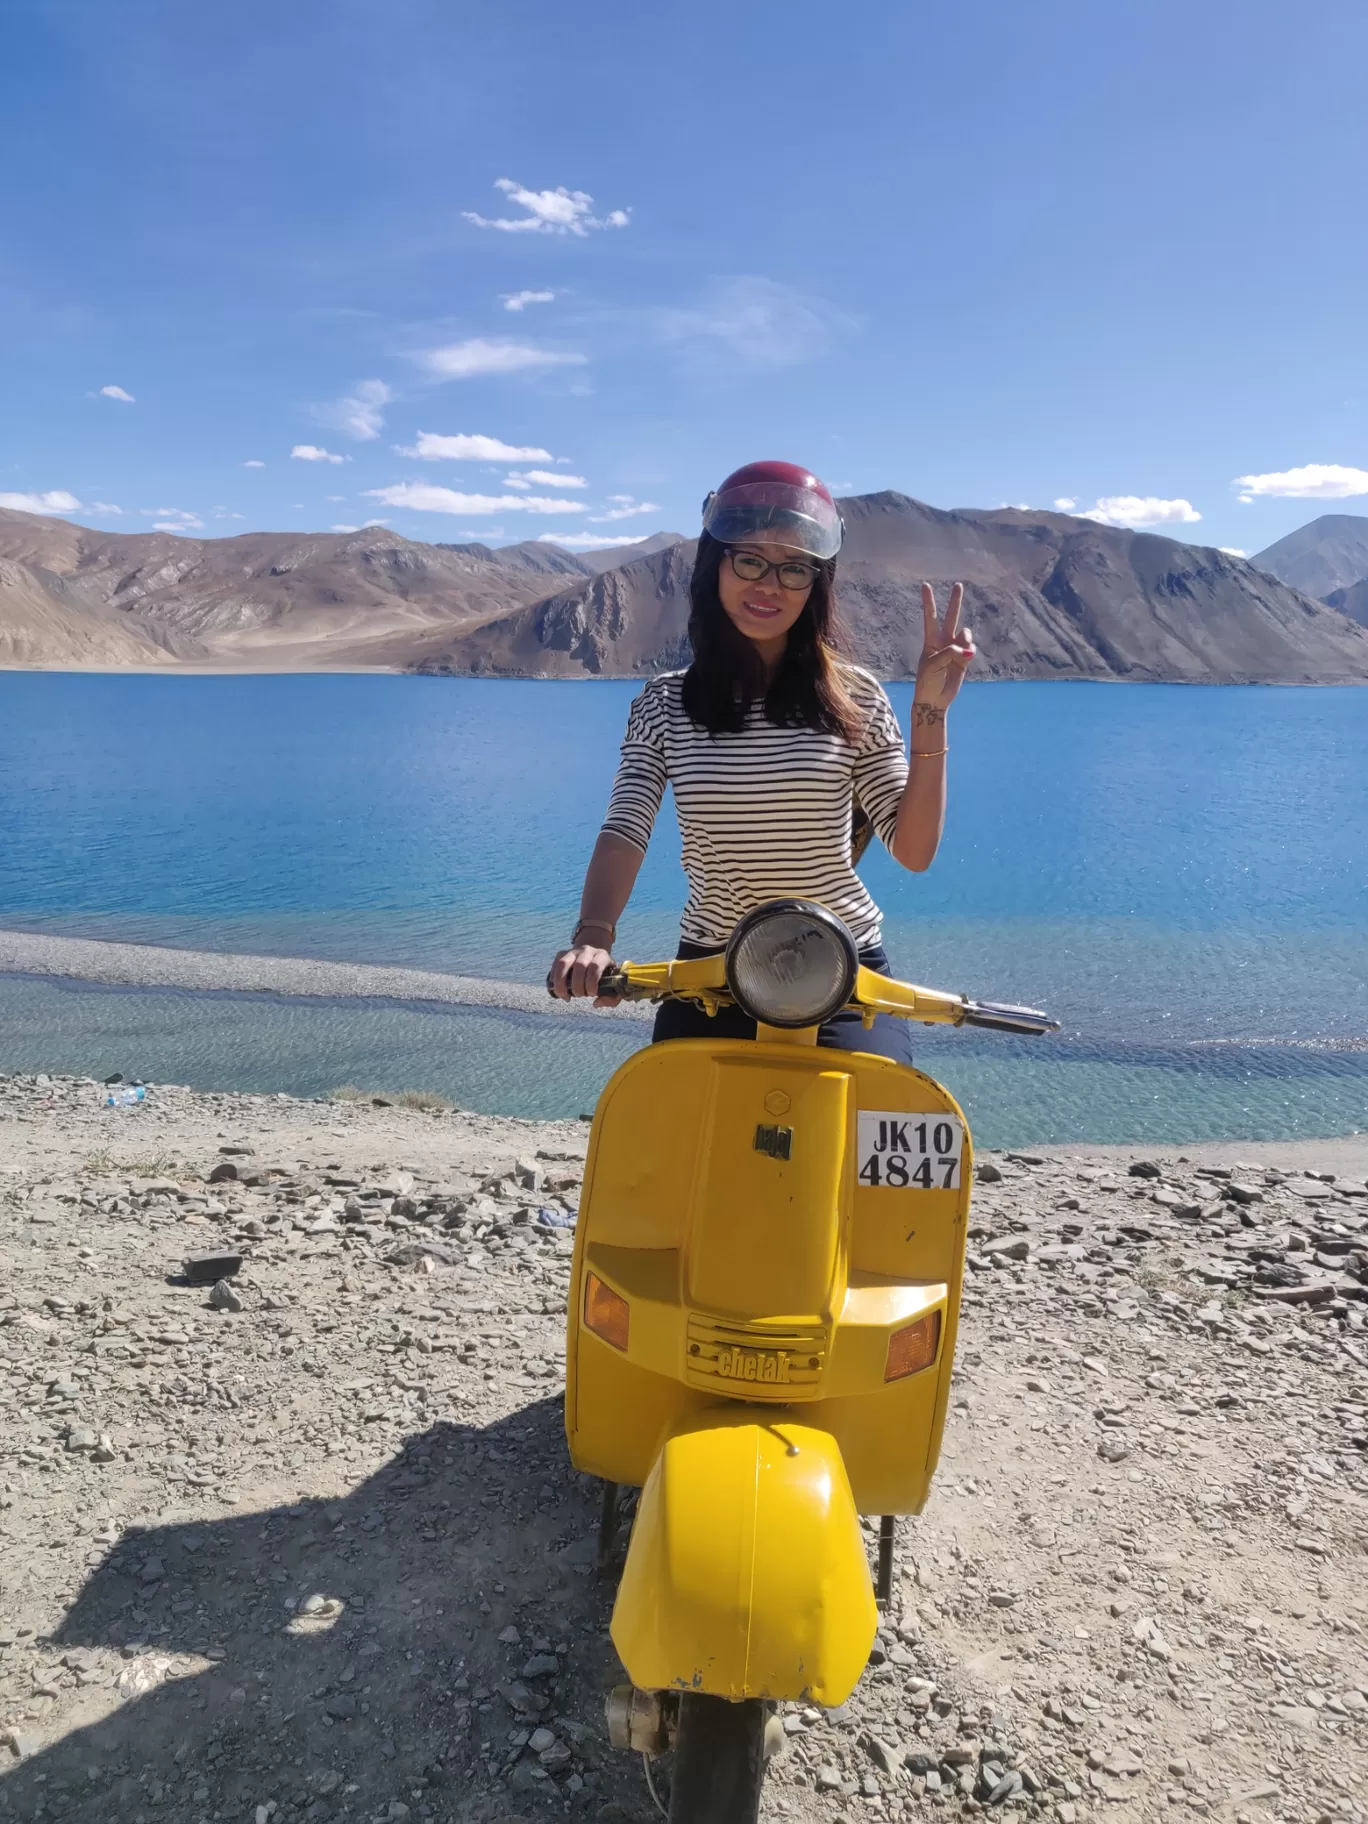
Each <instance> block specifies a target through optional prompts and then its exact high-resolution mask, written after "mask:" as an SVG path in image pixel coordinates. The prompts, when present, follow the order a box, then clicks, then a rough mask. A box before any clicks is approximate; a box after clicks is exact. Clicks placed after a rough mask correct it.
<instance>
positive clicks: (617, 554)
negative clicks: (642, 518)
mask: <svg viewBox="0 0 1368 1824" xmlns="http://www.w3.org/2000/svg"><path fill="white" fill-rule="evenodd" d="M684 542H685V541H684V534H683V533H682V532H652V534H651V536H650V537H649V538H643V539H640V540H639V541H637V542H636V543H634V544H630V545H601V546H600V547H599V548H598V549H597V550H596V551H577V552H576V553H575V556H576V557H577V558H578V559H579V561H580V562H581V563H582V564H583V565H584V567H585V569H586V570H592V571H593V573H594V575H595V576H598V575H600V574H601V573H602V572H603V571H604V570H617V569H619V568H620V567H621V566H622V565H623V564H634V563H635V562H636V561H637V559H638V558H639V557H654V556H655V554H656V552H657V551H668V550H669V548H670V546H671V545H682V544H683V543H684Z"/></svg>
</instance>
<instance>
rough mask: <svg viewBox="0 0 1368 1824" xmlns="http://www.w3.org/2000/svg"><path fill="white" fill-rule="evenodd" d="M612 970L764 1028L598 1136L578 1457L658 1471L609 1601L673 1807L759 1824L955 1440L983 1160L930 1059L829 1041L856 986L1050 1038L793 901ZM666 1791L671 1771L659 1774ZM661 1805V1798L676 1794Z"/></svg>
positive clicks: (1038, 1020)
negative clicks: (790, 1706)
mask: <svg viewBox="0 0 1368 1824" xmlns="http://www.w3.org/2000/svg"><path fill="white" fill-rule="evenodd" d="M600 991H601V992H603V993H616V994H620V995H622V996H624V997H626V998H628V999H649V1000H662V999H666V998H670V997H675V998H686V999H689V1000H693V1001H697V1002H700V1003H701V1004H702V1005H703V1006H704V1007H705V1008H707V1009H709V1010H710V1011H715V1010H716V1009H717V1008H718V1007H720V1006H723V1005H728V1004H732V1003H734V1004H736V1005H737V1006H739V1007H740V1008H741V1009H742V1010H743V1011H744V1012H745V1013H747V1014H748V1015H750V1016H751V1017H752V1018H754V1019H755V1020H756V1021H757V1022H758V1031H757V1036H756V1040H755V1041H754V1042H751V1041H746V1040H735V1039H718V1040H716V1041H714V1040H711V1039H687V1040H679V1041H677V1042H672V1043H670V1044H664V1045H652V1046H647V1047H646V1048H644V1049H643V1050H641V1051H639V1052H637V1053H636V1054H635V1055H634V1056H633V1057H632V1058H630V1059H629V1060H628V1062H627V1063H626V1064H624V1065H623V1066H622V1068H621V1069H620V1070H618V1071H617V1073H616V1074H615V1075H614V1076H613V1078H612V1079H611V1081H610V1082H609V1084H608V1086H607V1088H606V1089H605V1090H604V1092H603V1095H602V1096H601V1097H600V1099H599V1104H598V1109H597V1111H596V1113H595V1116H594V1124H593V1128H592V1131H591V1134H590V1141H589V1156H588V1160H587V1164H586V1168H585V1176H584V1194H583V1197H582V1200H581V1204H580V1217H579V1225H578V1235H577V1238H576V1246H575V1261H574V1274H573V1279H572V1282H571V1295H570V1318H569V1335H568V1342H567V1349H566V1362H567V1370H568V1380H567V1386H566V1402H565V1422H566V1431H567V1433H568V1436H569V1443H570V1454H571V1456H572V1458H573V1460H574V1462H575V1464H576V1466H577V1467H578V1468H580V1469H582V1470H586V1471H588V1472H589V1473H591V1474H593V1475H595V1476H598V1477H601V1478H602V1479H603V1481H604V1483H605V1484H606V1485H607V1487H606V1492H605V1502H604V1521H603V1533H602V1535H601V1543H602V1547H603V1553H602V1555H601V1562H604V1563H606V1562H607V1554H608V1553H610V1552H611V1544H612V1537H613V1531H614V1524H615V1512H616V1498H617V1490H618V1487H619V1485H621V1484H628V1485H632V1486H638V1487H640V1488H641V1489H642V1493H641V1497H640V1501H639V1503H638V1506H637V1511H636V1518H635V1522H634V1524H633V1527H632V1532H631V1539H630V1543H629V1546H628V1550H627V1557H626V1564H625V1567H624V1569H623V1572H622V1577H621V1581H620V1583H619V1586H618V1592H617V1600H616V1604H615V1606H614V1610H613V1619H612V1638H613V1642H614V1644H615V1646H616V1647H617V1650H618V1653H619V1655H620V1656H621V1659H622V1663H623V1665H624V1667H625V1668H626V1670H627V1674H628V1677H629V1678H630V1680H631V1683H630V1684H629V1685H624V1686H620V1687H619V1688H618V1689H617V1690H616V1691H614V1692H613V1694H612V1696H611V1697H610V1698H609V1700H608V1720H609V1733H610V1736H611V1738H612V1740H613V1742H614V1745H615V1746H617V1747H620V1748H633V1749H637V1750H638V1751H640V1752H641V1753H642V1754H644V1755H645V1756H646V1757H647V1760H646V1766H647V1775H648V1778H650V1777H651V1775H652V1770H653V1768H654V1765H655V1761H656V1758H657V1757H659V1756H663V1755H665V1754H670V1755H671V1757H672V1759H671V1768H670V1771H671V1778H670V1796H669V1806H668V1816H669V1818H670V1819H671V1820H672V1824H754V1820H755V1819H756V1817H757V1816H758V1811H759V1803H760V1791H761V1786H762V1783H763V1780H764V1773H765V1762H766V1759H767V1758H768V1755H769V1753H771V1752H773V1750H774V1748H775V1747H776V1746H777V1745H778V1743H779V1741H780V1740H782V1735H783V1731H782V1725H781V1724H780V1722H779V1719H778V1717H777V1715H776V1714H775V1712H776V1708H777V1705H778V1703H779V1702H780V1701H781V1700H783V1699H802V1700H805V1701H807V1702H811V1703H816V1704H824V1705H835V1704H840V1703H842V1702H844V1700H845V1699H846V1698H847V1697H848V1696H849V1695H850V1693H851V1691H852V1690H853V1689H854V1687H855V1684H856V1682H857V1680H858V1679H859V1677H860V1674H861V1672H862V1671H863V1669H864V1666H865V1664H866V1662H867V1660H868V1657H869V1650H870V1647H871V1646H872V1645H873V1641H874V1635H875V1630H876V1626H877V1605H876V1586H875V1580H874V1579H872V1578H871V1574H870V1567H869V1560H868V1556H867V1554H866V1550H865V1545H864V1539H863V1536H862V1533H861V1528H860V1519H859V1516H860V1515H861V1514H870V1515H879V1516H881V1531H880V1542H879V1568H878V1574H877V1594H878V1597H879V1598H881V1599H882V1600H883V1601H885V1602H886V1601H887V1600H888V1599H889V1596H890V1594H891V1582H892V1572H893V1517H894V1516H895V1515H898V1514H914V1513H917V1512H919V1511H920V1509H921V1507H922V1506H923V1504H924V1503H925V1501H926V1498H927V1494H928V1492H929V1489H930V1483H931V1477H932V1474H933V1472H934V1470H935V1466H936V1460H937V1457H938V1455H939V1451H940V1442H941V1432H942V1429H943V1426H944V1423H945V1411H946V1402H947V1399H948V1396H949V1390H950V1369H951V1362H952V1359H953V1355H954V1347H955V1332H956V1323H957V1319H958V1314H959V1296H960V1279H961V1274H962V1271H963V1263H964V1244H965V1233H966V1228H967V1222H968V1212H969V1192H970V1184H971V1178H972V1153H971V1149H970V1141H969V1133H968V1130H967V1128H966V1126H965V1122H964V1117H963V1115H962V1114H961V1112H960V1110H959V1108H958V1107H957V1105H956V1103H955V1101H954V1099H953V1097H951V1096H950V1095H949V1094H948V1093H947V1092H946V1091H945V1090H944V1089H942V1088H941V1086H940V1085H939V1084H938V1083H935V1082H933V1081H932V1079H931V1078H930V1077H928V1076H925V1075H924V1074H923V1073H922V1072H920V1071H917V1070H912V1069H909V1068H907V1067H905V1066H903V1065H900V1064H896V1063H894V1062H892V1061H890V1060H889V1059H887V1058H884V1057H879V1056H875V1055H872V1054H869V1053H865V1052H852V1051H836V1050H832V1049H829V1048H826V1047H818V1045H817V1043H816V1039H817V1029H818V1027H819V1025H820V1024H821V1023H822V1021H823V1020H826V1019H828V1018H830V1017H831V1016H832V1014H834V1013H835V1012H837V1011H838V1010H840V1009H842V1008H846V1007H853V1008H857V1009H859V1010H860V1011H861V1012H862V1013H863V1014H864V1017H865V1021H866V1024H868V1023H870V1022H872V1020H873V1018H874V1016H875V1015H876V1014H878V1013H890V1014H897V1015H900V1016H902V1017H903V1018H905V1019H910V1020H920V1021H925V1022H927V1023H938V1024H950V1025H957V1026H958V1025H976V1026H991V1027H996V1028H999V1029H1001V1030H1004V1031H1008V1032H1017V1033H1041V1032H1046V1031H1049V1030H1052V1029H1055V1028H1057V1024H1058V1023H1057V1022H1056V1021H1053V1020H1050V1019H1049V1018H1048V1017H1047V1016H1046V1015H1044V1014H1041V1013H1036V1012H1034V1011H1032V1010H1031V1009H1028V1008H1018V1007H999V1006H989V1005H980V1004H977V1003H974V1002H972V1001H968V1000H965V999H964V998H963V997H961V996H957V995H950V994H939V993H934V992H932V991H930V990H928V989H925V988H917V987H913V986H911V985H910V984H908V983H905V982H897V981H893V980H890V979H889V978H888V977H886V976H882V975H878V974H875V973H874V972H873V971H872V970H869V969H866V968H864V967H862V966H861V964H860V962H859V959H858V956H857V954H856V948H855V943H854V940H853V939H852V937H851V935H850V933H849V931H848V930H847V929H846V927H845V926H844V925H843V924H842V923H841V922H840V920H839V919H837V918H835V917H834V916H833V915H832V914H831V913H829V912H827V911H826V910H825V909H824V908H823V907H821V906H819V905H815V904H813V903H812V902H810V901H804V900H775V901H771V902H769V903H767V904H765V905H763V906H760V907H758V908H757V909H756V910H755V911H753V912H751V913H749V914H748V915H747V916H746V917H745V918H744V919H742V920H741V922H740V923H739V924H738V925H737V927H736V929H735V931H734V933H733V935H732V939H731V942H730V944H729V945H728V948H727V951H726V954H725V956H718V957H710V958H705V959H703V960H700V961H675V962H666V963H650V964H635V963H624V964H623V965H622V966H621V967H620V968H617V969H615V970H614V971H612V972H610V973H609V974H608V975H606V976H605V977H604V979H603V981H602V983H601V989H600ZM652 1790H653V1792H654V1791H655V1786H654V1782H653V1785H652ZM662 1808H663V1807H662Z"/></svg>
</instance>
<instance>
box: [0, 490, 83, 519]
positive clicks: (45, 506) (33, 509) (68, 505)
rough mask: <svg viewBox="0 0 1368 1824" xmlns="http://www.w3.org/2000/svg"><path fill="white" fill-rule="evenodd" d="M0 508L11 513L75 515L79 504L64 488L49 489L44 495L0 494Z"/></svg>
mask: <svg viewBox="0 0 1368 1824" xmlns="http://www.w3.org/2000/svg"><path fill="white" fill-rule="evenodd" d="M0 507H8V508H9V509H10V511H11V512H13V513H44V514H46V513H77V512H80V511H81V503H80V501H79V500H77V498H76V496H75V495H74V494H68V493H67V491H66V489H65V488H49V489H48V491H47V492H46V493H45V494H0Z"/></svg>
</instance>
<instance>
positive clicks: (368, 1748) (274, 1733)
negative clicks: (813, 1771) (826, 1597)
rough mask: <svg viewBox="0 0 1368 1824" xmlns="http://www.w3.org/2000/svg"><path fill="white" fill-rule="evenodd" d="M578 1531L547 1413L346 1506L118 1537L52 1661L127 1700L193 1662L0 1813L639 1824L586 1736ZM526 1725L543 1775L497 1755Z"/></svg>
mask: <svg viewBox="0 0 1368 1824" xmlns="http://www.w3.org/2000/svg"><path fill="white" fill-rule="evenodd" d="M597 1516H598V1488H597V1485H596V1484H594V1483H592V1482H591V1481H589V1480H588V1479H587V1478H584V1477H580V1476H578V1475H576V1474H575V1473H574V1472H573V1471H572V1470H570V1469H569V1467H568V1465H567V1462H566V1457H565V1444H564V1434H563V1432H562V1429H561V1412H560V1406H559V1403H558V1402H556V1401H551V1400H547V1401H543V1402H540V1403H538V1404H537V1405H534V1406H531V1407H528V1408H526V1409H525V1410H523V1411H521V1412H518V1413H515V1414H513V1415H511V1416H510V1417H509V1418H507V1419H504V1420H501V1421H500V1422H499V1423H498V1424H495V1425H492V1426H490V1427H488V1428H487V1429H484V1430H478V1429H474V1428H470V1427H464V1426H460V1425H456V1424H441V1425H436V1426H434V1427H433V1428H432V1429H431V1430H429V1431H426V1432H423V1433H421V1434H420V1435H418V1436H415V1437H413V1438H411V1439H409V1440H408V1442H407V1443H406V1445H405V1447H404V1449H403V1451H402V1452H401V1453H400V1455H399V1456H398V1457H396V1458H395V1459H394V1460H393V1461H391V1462H390V1463H389V1464H387V1465H386V1466H385V1468H384V1469H383V1470H382V1471H380V1472H379V1473H378V1474H377V1475H375V1476H372V1477H371V1478H369V1479H368V1480H367V1481H365V1482H363V1483H362V1484H361V1485H360V1486H358V1487H357V1488H356V1489H355V1490H354V1492H353V1493H351V1494H350V1495H348V1496H346V1497H345V1498H342V1499H338V1500H328V1501H324V1500H305V1501H300V1502H298V1503H297V1504H295V1505H293V1506H289V1507H284V1508H273V1509H269V1510H266V1511H263V1512H259V1513H253V1514H247V1515H238V1516H234V1517H232V1518H229V1519H226V1520H219V1521H214V1520H209V1521H203V1522H198V1521H196V1522H191V1523H187V1524H184V1525H167V1526H160V1527H155V1528H148V1529H144V1530H140V1531H133V1532H130V1533H129V1534H127V1535H126V1536H125V1538H124V1539H123V1540H122V1541H121V1543H120V1544H119V1545H118V1547H117V1548H116V1549H115V1550H114V1551H113V1552H112V1553H111V1555H110V1557H109V1558H108V1559H107V1560H106V1561H105V1563H104V1564H103V1565H102V1566H101V1567H100V1568H99V1569H98V1570H96V1571H95V1572H93V1573H92V1575H91V1577H90V1579H89V1581H88V1582H87V1584H86V1585H85V1587H84V1589H83V1590H82V1591H81V1594H80V1596H79V1597H78V1598H77V1600H76V1603H75V1604H74V1606H73V1608H72V1609H71V1611H70V1613H69V1614H68V1616H67V1618H66V1620H65V1622H64V1623H63V1625H62V1627H61V1628H60V1630H59V1631H58V1632H57V1633H56V1634H55V1635H54V1636H53V1637H52V1645H53V1647H54V1648H56V1649H59V1650H61V1651H63V1652H71V1651H72V1650H73V1649H93V1650H94V1652H93V1654H92V1664H93V1665H94V1667H95V1668H96V1669H97V1672H96V1675H97V1677H98V1676H99V1671H100V1670H101V1669H103V1670H105V1671H106V1672H112V1674H113V1675H114V1676H115V1677H116V1678H117V1677H120V1676H122V1677H123V1679H124V1681H125V1685H126V1686H127V1685H128V1683H129V1681H130V1680H132V1681H136V1680H137V1679H138V1678H139V1677H140V1676H142V1677H146V1676H148V1675H150V1676H152V1677H156V1676H157V1675H158V1674H159V1672H161V1671H162V1670H163V1668H159V1667H158V1665H157V1663H156V1662H157V1659H158V1657H160V1658H162V1659H163V1660H165V1659H166V1658H167V1657H169V1656H173V1655H178V1654H180V1655H184V1654H193V1655H197V1656H200V1657H199V1659H198V1661H197V1662H196V1663H195V1664H194V1665H193V1666H192V1667H191V1668H190V1669H189V1670H188V1671H187V1672H186V1673H185V1675H183V1676H178V1677H177V1676H173V1677H170V1678H167V1679H166V1680H165V1682H162V1683H159V1684H156V1685H155V1686H154V1687H153V1688H152V1689H150V1690H148V1691H147V1692H146V1693H145V1694H144V1695H141V1696H130V1697H129V1698H128V1700H127V1701H125V1702H123V1703H122V1704H121V1705H120V1706H119V1707H118V1708H117V1709H115V1710H114V1711H113V1712H112V1713H111V1714H107V1715H104V1716H102V1717H101V1718H100V1720H97V1721H93V1722H90V1723H88V1724H87V1725H86V1726H85V1727H79V1728H76V1729H74V1730H72V1731H71V1732H70V1733H69V1734H67V1735H65V1736H64V1737H63V1738H62V1739H60V1740H59V1741H57V1742H55V1743H54V1744H53V1745H52V1746H50V1747H49V1748H47V1749H44V1750H42V1751H41V1752H39V1753H36V1754H34V1755H33V1756H32V1757H31V1758H29V1759H27V1760H25V1761H23V1762H21V1763H20V1764H19V1765H18V1766H17V1767H16V1768H15V1769H14V1770H13V1771H12V1772H11V1773H10V1774H9V1775H8V1776H7V1777H6V1778H5V1779H4V1780H2V1781H0V1818H10V1819H22V1820H24V1821H25V1824H27V1821H28V1820H30V1819H33V1820H42V1819H48V1818H54V1819H56V1818H60V1819H64V1820H71V1821H73V1824H84V1821H86V1820H88V1821H89V1824H96V1820H99V1824H113V1821H115V1820H117V1821H118V1824H161V1820H174V1821H175V1824H182V1821H184V1824H198V1821H199V1820H207V1821H208V1824H213V1821H214V1820H220V1819H221V1820H233V1821H234V1824H237V1821H238V1820H242V1821H243V1824H253V1821H254V1820H258V1819H260V1818H263V1817H266V1818H269V1819H270V1821H271V1824H284V1821H286V1820H294V1819H308V1820H309V1821H310V1824H323V1821H324V1820H329V1819H358V1820H377V1819H385V1820H391V1819H395V1820H398V1819H405V1818H407V1819H411V1820H413V1824H423V1821H424V1820H429V1819H431V1820H437V1821H441V1820H469V1821H470V1824H496V1821H497V1824H516V1821H517V1820H529V1821H530V1820H538V1819H543V1818H550V1817H553V1816H554V1817H561V1816H564V1815H565V1814H566V1813H571V1814H572V1815H579V1816H583V1817H589V1818H609V1819H620V1820H622V1821H623V1824H626V1821H627V1820H633V1821H635V1820H638V1819H639V1820H643V1821H644V1820H645V1819H647V1818H650V1817H653V1816H654V1815H655V1814H654V1812H653V1810H652V1808H651V1806H650V1803H649V1800H648V1799H647V1798H646V1795H645V1793H644V1791H643V1790H642V1786H641V1782H640V1772H639V1769H637V1768H635V1767H633V1766H632V1765H631V1764H630V1763H629V1762H626V1761H624V1760H623V1759H622V1758H621V1757H618V1756H616V1755H614V1754H613V1753H612V1751H611V1750H610V1749H609V1748H608V1745H607V1739H606V1735H605V1731H604V1725H603V1693H604V1691H605V1690H606V1688H607V1687H608V1686H609V1685H610V1684H611V1683H613V1682H614V1680H615V1679H616V1678H618V1677H620V1676H621V1673H620V1671H619V1668H618V1663H617V1659H616V1656H615V1655H614V1652H613V1649H612V1645H611V1643H610V1641H609V1639H608V1635H607V1621H608V1614H609V1609H610V1606H611V1587H610V1586H608V1585H605V1584H603V1583H601V1582H599V1581H598V1579H597V1578H596V1577H595V1575H594V1560H595V1552H596V1546H597V1530H596V1529H597ZM318 1597H322V1598H324V1599H325V1600H324V1603H323V1605H322V1607H320V1606H319V1605H318V1603H317V1602H314V1603H312V1604H311V1603H310V1601H309V1599H310V1598H318ZM338 1604H340V1605H341V1606H340V1608H339V1607H338V1606H337V1605H338ZM301 1606H302V1607H303V1609H304V1610H306V1611H309V1610H311V1611H312V1612H305V1613H302V1614H301V1613H300V1609H301ZM510 1630H516V1635H517V1638H516V1639H514V1638H512V1637H511V1635H510ZM506 1636H507V1638H505V1637H506ZM74 1657H75V1658H76V1659H77V1662H78V1663H77V1669H76V1670H75V1671H74V1672H73V1673H72V1674H69V1676H75V1677H77V1678H79V1676H80V1672H79V1659H80V1655H79V1653H77V1654H76V1655H75V1656H74ZM205 1660H208V1662H209V1663H208V1665H207V1667H206V1665H205V1664H204V1661H205ZM109 1695H110V1694H109V1693H108V1691H103V1692H102V1691H101V1690H100V1688H99V1686H98V1685H97V1686H95V1687H93V1688H92V1690H91V1692H90V1693H88V1694H86V1696H83V1697H81V1698H79V1699H78V1700H77V1701H78V1702H84V1701H86V1697H89V1698H100V1697H102V1698H103V1699H104V1700H105V1701H106V1702H107V1701H108V1698H109ZM539 1727H541V1728H546V1729H548V1730H550V1731H551V1732H552V1733H553V1734H554V1737H555V1746H553V1747H552V1748H550V1749H549V1750H546V1751H545V1759H546V1763H547V1764H546V1765H543V1764H542V1757H541V1756H540V1755H539V1753H538V1752H537V1751H536V1749H535V1748H534V1746H532V1745H520V1744H519V1743H518V1741H517V1740H516V1739H515V1738H516V1737H517V1736H518V1735H522V1736H523V1737H524V1741H525V1738H526V1736H527V1735H528V1733H529V1732H531V1731H533V1730H535V1729H537V1728H539ZM541 1739H542V1738H537V1741H538V1744H539V1743H540V1741H541ZM259 1807H266V1808H267V1810H266V1811H265V1812H264V1813H263V1812H261V1811H259V1810H258V1808H259Z"/></svg>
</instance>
